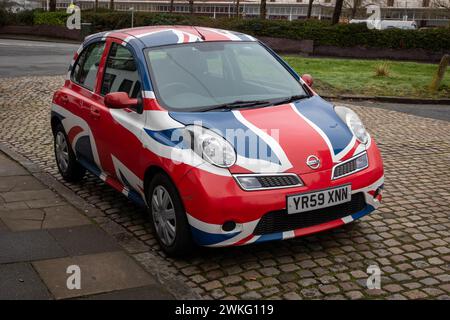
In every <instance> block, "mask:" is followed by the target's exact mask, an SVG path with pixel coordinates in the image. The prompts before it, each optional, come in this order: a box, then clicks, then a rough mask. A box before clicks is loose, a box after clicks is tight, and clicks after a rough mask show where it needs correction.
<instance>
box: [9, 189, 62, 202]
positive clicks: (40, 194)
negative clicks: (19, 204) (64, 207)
mask: <svg viewBox="0 0 450 320" xmlns="http://www.w3.org/2000/svg"><path fill="white" fill-rule="evenodd" d="M0 197H1V198H3V200H5V202H14V201H27V200H40V199H57V198H58V196H57V195H56V194H55V193H54V192H53V191H51V190H48V189H45V190H28V191H14V192H1V193H0Z"/></svg>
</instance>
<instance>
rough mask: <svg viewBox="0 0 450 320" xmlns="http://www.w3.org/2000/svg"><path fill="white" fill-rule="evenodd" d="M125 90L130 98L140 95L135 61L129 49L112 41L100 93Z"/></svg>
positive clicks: (139, 83)
mask: <svg viewBox="0 0 450 320" xmlns="http://www.w3.org/2000/svg"><path fill="white" fill-rule="evenodd" d="M110 92H126V93H128V96H129V97H130V98H138V97H140V96H141V82H140V81H139V72H138V70H137V66H136V61H135V60H134V57H133V55H132V53H131V52H130V50H128V49H127V48H125V47H124V46H121V45H119V44H117V43H112V45H111V49H110V51H109V55H108V59H107V60H106V68H105V74H104V76H103V83H102V89H101V94H102V95H105V94H107V93H110Z"/></svg>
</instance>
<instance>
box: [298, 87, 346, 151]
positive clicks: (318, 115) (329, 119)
mask: <svg viewBox="0 0 450 320" xmlns="http://www.w3.org/2000/svg"><path fill="white" fill-rule="evenodd" d="M294 105H295V107H296V108H297V110H298V111H299V112H300V113H301V114H302V115H303V116H305V117H306V118H307V119H309V120H310V121H311V122H313V123H314V124H315V125H316V126H318V127H319V128H320V130H322V131H323V132H324V133H325V135H326V136H327V137H328V139H329V140H330V142H331V145H332V147H333V151H334V154H338V153H339V152H341V151H342V150H344V149H345V147H347V146H348V144H349V143H350V141H351V140H352V138H353V134H352V132H351V131H350V129H349V128H348V127H347V125H346V124H345V123H344V122H343V121H342V119H341V118H339V116H338V115H337V114H336V112H335V111H334V108H333V105H331V104H330V103H328V102H326V101H325V100H323V99H322V98H320V97H318V96H314V97H312V98H310V99H307V100H300V101H298V102H296V103H295V104H294Z"/></svg>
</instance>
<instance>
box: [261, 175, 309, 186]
mask: <svg viewBox="0 0 450 320" xmlns="http://www.w3.org/2000/svg"><path fill="white" fill-rule="evenodd" d="M256 178H257V179H258V182H259V183H260V184H261V186H262V187H263V188H277V187H286V186H295V185H297V184H300V179H299V178H298V177H297V176H294V175H282V176H281V175H280V176H256Z"/></svg>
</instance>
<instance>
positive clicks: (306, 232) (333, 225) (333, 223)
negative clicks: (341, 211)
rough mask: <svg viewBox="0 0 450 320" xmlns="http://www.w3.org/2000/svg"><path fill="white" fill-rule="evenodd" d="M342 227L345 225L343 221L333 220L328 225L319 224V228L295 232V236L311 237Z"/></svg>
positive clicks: (314, 227)
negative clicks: (313, 234) (314, 234)
mask: <svg viewBox="0 0 450 320" xmlns="http://www.w3.org/2000/svg"><path fill="white" fill-rule="evenodd" d="M342 225H344V222H343V221H342V219H337V220H333V221H330V222H327V223H322V224H319V225H317V226H312V227H308V228H302V229H297V230H294V235H295V236H296V237H301V236H306V235H309V234H312V233H316V232H321V231H325V230H328V229H332V228H336V227H339V226H342Z"/></svg>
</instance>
